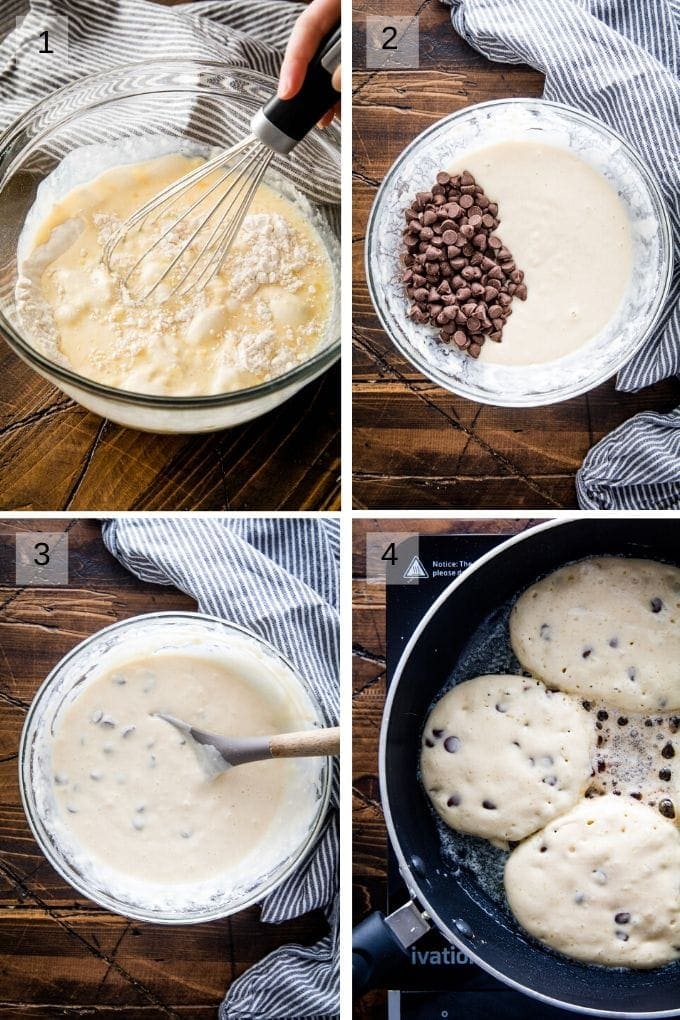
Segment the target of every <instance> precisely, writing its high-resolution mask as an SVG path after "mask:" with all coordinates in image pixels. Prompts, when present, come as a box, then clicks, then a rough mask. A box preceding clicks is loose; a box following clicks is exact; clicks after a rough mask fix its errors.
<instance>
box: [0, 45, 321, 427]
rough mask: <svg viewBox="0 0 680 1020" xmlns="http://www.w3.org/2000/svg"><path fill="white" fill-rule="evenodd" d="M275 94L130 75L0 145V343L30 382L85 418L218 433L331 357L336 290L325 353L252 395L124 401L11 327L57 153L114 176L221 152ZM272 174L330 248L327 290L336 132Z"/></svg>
mask: <svg viewBox="0 0 680 1020" xmlns="http://www.w3.org/2000/svg"><path fill="white" fill-rule="evenodd" d="M275 88H276V82H275V81H274V79H273V78H268V77H266V76H264V75H262V74H259V73H258V72H256V71H250V70H244V69H242V68H232V67H226V66H223V65H221V64H216V63H210V62H197V61H187V62H183V61H174V60H168V61H164V62H159V63H143V64H130V65H127V66H124V67H119V68H115V69H114V70H111V71H104V72H102V73H101V74H95V75H91V76H89V77H87V78H82V79H80V80H79V81H77V82H75V83H74V84H72V85H67V86H66V87H65V88H63V89H60V90H59V91H57V92H55V93H53V94H52V95H51V96H49V97H48V98H46V99H44V100H42V101H41V102H39V103H37V104H36V105H35V106H33V107H32V108H31V109H30V110H28V111H27V112H26V113H25V114H24V115H23V116H22V117H20V118H19V119H18V120H17V121H16V122H15V123H14V124H13V125H12V126H11V127H10V128H9V129H8V130H7V131H6V132H5V133H4V134H3V135H2V137H0V332H2V334H3V335H4V337H5V339H6V340H7V342H8V343H9V345H10V346H11V347H12V349H13V350H14V351H15V352H16V353H17V354H18V355H19V356H20V357H21V358H23V360H24V361H26V362H27V363H28V364H29V365H30V366H31V367H32V368H34V369H35V371H36V372H38V373H39V374H40V375H42V376H43V377H44V378H45V379H48V380H49V381H50V382H51V383H53V384H54V385H55V386H58V387H59V388H60V389H61V390H63V391H64V393H67V394H68V396H69V397H72V398H73V399H74V400H76V401H77V402H78V403H79V404H82V405H83V406H84V407H86V408H87V409H88V410H90V411H94V413H95V414H98V415H101V416H102V417H106V418H110V419H111V420H112V421H115V422H118V423H119V424H120V425H126V426H129V427H131V428H137V429H143V430H146V431H149V432H206V431H212V430H214V429H222V428H229V427H230V426H233V425H238V424H240V423H241V422H245V421H249V420H250V419H252V418H255V417H257V416H259V415H261V414H265V413H266V412H267V411H270V410H272V408H274V407H277V406H278V405H279V404H281V403H283V401H284V400H287V399H288V398H289V397H291V396H293V394H294V393H296V392H297V391H298V390H299V389H300V388H301V387H302V386H304V385H305V384H306V383H309V382H311V381H312V379H315V378H317V376H319V375H320V374H321V373H322V372H324V371H325V370H326V369H327V368H329V367H330V366H331V365H332V364H333V363H334V362H335V361H336V360H337V359H338V357H339V356H340V292H339V283H336V287H335V300H334V308H333V310H332V314H331V329H330V330H329V335H328V337H327V341H328V342H327V343H326V345H325V346H324V347H322V348H321V349H320V350H319V351H318V352H317V353H316V354H315V355H314V356H313V357H312V358H310V359H309V360H308V361H306V362H304V363H303V364H300V365H298V366H297V367H296V368H294V369H292V370H291V371H289V372H287V373H285V374H284V375H282V376H279V377H278V378H276V379H272V380H271V381H269V382H265V383H262V384H260V385H258V386H253V387H250V388H248V389H245V390H238V391H235V392H231V393H224V394H213V395H210V396H204V397H166V396H156V395H149V394H141V393H129V392H126V391H123V390H119V389H114V388H112V387H109V386H104V385H102V384H100V383H96V382H93V381H92V380H90V379H87V378H85V377H84V376H81V375H79V374H77V373H76V372H73V371H71V370H70V369H69V368H68V367H67V366H66V365H61V364H56V363H55V361H53V360H51V359H50V358H48V357H46V356H45V354H44V353H42V352H41V351H39V350H37V349H36V348H35V347H34V346H33V345H32V344H31V341H30V338H29V337H28V336H27V335H26V333H25V331H24V330H23V329H22V326H21V324H20V323H19V322H18V319H17V314H16V308H15V300H14V289H15V285H16V279H17V247H18V245H19V238H20V234H21V231H22V228H23V225H24V222H25V219H26V216H27V213H28V212H29V210H30V208H31V206H32V205H33V203H34V201H35V198H36V193H37V189H38V186H39V184H40V183H41V181H43V180H44V179H45V178H46V177H47V176H48V175H49V174H51V173H52V172H53V171H54V170H55V168H56V167H58V166H59V165H60V164H61V163H62V161H63V160H64V159H65V158H66V157H68V155H69V153H74V152H76V151H77V150H82V149H83V148H84V147H88V149H87V152H88V155H91V154H92V153H95V154H97V155H96V158H95V159H94V160H93V162H94V163H97V162H99V163H101V162H102V160H104V161H105V160H106V153H107V152H108V153H109V163H110V165H114V164H115V162H116V161H117V162H132V161H135V156H134V155H128V156H127V158H122V159H118V160H116V159H115V158H114V159H113V160H111V158H110V154H111V153H114V154H115V152H116V150H117V149H118V151H119V152H129V153H134V152H135V151H139V152H140V154H141V158H142V159H148V158H151V156H153V155H154V154H156V149H155V147H154V146H155V142H158V151H157V154H159V155H160V154H163V152H164V151H167V148H168V144H170V146H172V142H173V140H175V139H176V141H177V146H176V148H175V151H179V150H180V149H181V148H185V149H187V151H193V152H196V151H202V152H204V153H206V154H208V153H209V152H210V150H211V149H212V148H213V147H219V148H220V149H225V148H227V147H229V146H230V145H233V144H234V143H235V142H237V141H239V140H241V139H242V138H243V137H244V136H245V135H247V134H248V133H249V124H250V119H251V117H252V115H253V114H254V113H255V111H256V110H258V109H259V108H260V107H261V106H262V104H263V103H265V102H266V101H267V100H268V99H269V98H270V97H271V95H272V93H273V92H274V91H275ZM78 158H79V157H78ZM136 158H140V157H136ZM101 169H102V170H103V169H104V166H101ZM272 169H273V170H274V171H275V173H276V175H277V178H278V179H282V180H283V181H284V183H288V185H292V186H293V187H294V188H295V189H297V191H298V192H301V193H302V195H303V196H304V197H305V198H306V199H307V201H308V202H309V204H310V205H311V207H312V211H313V215H314V217H315V219H316V221H317V223H318V226H319V227H320V228H321V232H322V235H323V236H325V237H327V239H328V241H329V242H330V244H329V254H330V255H331V258H332V260H333V263H334V265H335V267H336V279H337V277H338V274H339V268H338V267H339V256H338V253H337V250H336V245H337V243H338V239H339V226H340V225H339V206H338V203H339V200H340V132H339V128H338V127H337V125H336V124H335V123H334V124H333V125H331V127H330V128H327V129H325V130H324V131H319V130H318V129H316V128H315V129H314V130H313V131H311V132H310V134H309V135H308V136H307V138H305V139H304V140H303V141H302V142H301V143H300V144H299V145H298V146H297V147H296V148H295V150H294V151H293V153H292V154H291V155H290V156H289V157H286V158H283V157H276V158H275V159H274V160H273V162H272ZM98 172H101V171H98ZM95 175H96V174H95ZM90 176H93V175H90ZM83 179H87V177H84V178H83Z"/></svg>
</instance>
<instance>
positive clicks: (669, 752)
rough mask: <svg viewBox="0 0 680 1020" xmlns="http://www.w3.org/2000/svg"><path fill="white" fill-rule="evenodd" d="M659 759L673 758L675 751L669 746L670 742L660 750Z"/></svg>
mask: <svg viewBox="0 0 680 1020" xmlns="http://www.w3.org/2000/svg"><path fill="white" fill-rule="evenodd" d="M661 757H662V758H674V757H675V749H674V747H673V745H672V744H671V742H670V740H669V741H668V743H667V744H665V745H664V747H662V749H661Z"/></svg>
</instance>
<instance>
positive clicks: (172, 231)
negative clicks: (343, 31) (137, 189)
mask: <svg viewBox="0 0 680 1020" xmlns="http://www.w3.org/2000/svg"><path fill="white" fill-rule="evenodd" d="M339 63H340V26H339V25H337V26H336V27H335V28H334V29H332V30H331V31H330V32H329V33H328V34H327V35H326V36H325V38H324V39H323V40H322V42H321V44H320V46H319V48H318V50H317V51H316V54H315V56H314V58H313V59H312V61H311V62H310V64H309V67H308V68H307V74H306V77H305V80H304V82H303V84H302V87H301V89H300V91H299V92H298V93H297V95H295V96H293V98H292V99H279V98H278V96H273V97H272V98H271V99H270V100H269V101H268V102H267V103H266V104H265V105H264V106H263V107H262V108H261V109H259V110H258V111H257V113H256V114H255V116H254V117H253V118H252V120H251V122H250V134H249V135H248V136H247V137H246V138H244V139H243V140H242V141H240V142H238V143H237V144H236V145H234V146H232V147H231V148H230V149H228V150H227V151H226V152H223V153H221V154H220V155H219V156H215V157H214V158H213V159H209V160H207V161H206V162H205V163H202V164H201V166H199V167H197V168H196V169H195V170H192V171H190V172H189V173H188V174H185V175H184V176H183V177H181V178H180V179H179V180H177V181H175V182H174V183H173V184H171V185H169V186H168V187H167V188H164V189H163V190H162V191H161V192H159V193H158V194H157V195H156V196H154V198H152V199H150V201H148V202H146V203H145V204H144V205H143V206H141V208H139V209H138V210H136V212H134V213H133V214H132V215H131V216H129V217H128V219H127V220H125V221H124V222H123V223H122V224H121V225H120V227H118V229H117V230H116V231H115V232H114V233H113V234H112V235H111V237H110V238H109V239H108V241H107V243H106V245H105V247H104V262H105V264H106V265H107V267H108V268H109V269H110V270H111V271H112V272H116V271H117V263H118V262H120V261H121V260H122V254H123V251H124V249H125V246H126V244H127V242H128V241H130V240H131V238H132V237H133V235H134V233H135V232H141V231H142V229H144V228H157V229H155V230H154V233H153V234H152V237H153V241H152V243H151V244H149V245H148V247H146V248H144V249H143V250H142V251H141V253H140V254H138V253H137V252H136V251H135V252H134V253H133V256H132V258H133V259H134V262H133V264H132V265H131V266H128V265H125V269H124V270H123V272H120V273H119V275H120V276H121V279H122V282H123V284H124V286H125V287H126V288H127V290H128V292H129V293H130V294H131V296H133V298H134V299H135V300H137V301H140V302H143V301H146V300H147V299H148V298H150V297H151V296H152V295H154V294H157V293H159V288H161V286H162V285H163V284H164V283H166V281H167V283H168V286H166V287H163V288H162V290H161V291H160V294H162V300H163V301H167V300H168V299H170V298H171V297H177V296H182V295H185V294H188V293H190V292H191V291H201V290H203V288H204V287H206V286H207V284H208V283H209V282H210V281H211V280H212V279H213V277H214V276H216V275H217V273H218V272H219V271H220V268H221V266H222V265H223V263H224V260H225V259H226V257H227V255H228V253H229V249H230V248H231V246H232V244H233V243H234V240H235V238H236V236H237V234H238V231H239V228H240V227H241V224H242V223H243V220H244V218H245V216H246V214H247V212H248V209H249V207H250V204H251V202H252V200H253V198H254V196H255V193H256V191H257V189H258V186H259V184H260V182H261V180H262V178H263V177H264V175H265V173H266V171H267V168H268V167H269V164H270V163H271V161H272V159H273V158H274V156H275V155H277V154H278V155H282V156H286V155H288V153H290V152H291V151H292V150H293V149H294V148H295V146H296V145H297V144H298V142H300V141H302V139H303V138H304V137H305V135H306V134H308V132H309V131H311V129H312V128H313V127H314V125H315V124H316V123H317V122H318V121H319V120H320V119H321V118H322V117H323V116H324V114H326V113H328V111H329V110H331V109H332V108H333V106H335V104H336V103H337V101H338V93H337V91H336V90H335V89H334V88H333V84H332V78H333V72H334V71H335V70H336V68H337V67H338V65H339ZM212 175H215V180H214V181H213V180H208V179H209V178H210V177H211V176H212ZM206 181H207V185H206V184H204V183H203V182H206ZM194 189H198V195H197V197H196V198H194V196H193V195H192V194H191V192H192V191H193V190H194ZM187 195H189V196H190V198H189V200H188V204H185V205H184V206H182V204H181V203H182V200H183V199H184V200H185V203H186V200H187ZM173 210H174V211H173ZM164 242H166V244H165V246H164ZM159 256H161V257H160V258H159Z"/></svg>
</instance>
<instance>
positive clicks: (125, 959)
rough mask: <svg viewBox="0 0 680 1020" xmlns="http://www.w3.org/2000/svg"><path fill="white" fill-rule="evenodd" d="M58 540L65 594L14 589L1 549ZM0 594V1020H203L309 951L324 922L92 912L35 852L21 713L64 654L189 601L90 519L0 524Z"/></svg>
mask: <svg viewBox="0 0 680 1020" xmlns="http://www.w3.org/2000/svg"><path fill="white" fill-rule="evenodd" d="M62 530H68V534H69V546H70V548H69V567H70V583H69V585H68V587H64V588H57V587H54V588H29V587H16V586H15V585H14V584H13V576H14V541H13V539H14V536H15V535H16V534H17V533H18V532H27V531H32V532H43V531H62ZM0 581H1V582H2V584H0V1017H2V1018H7V1020H15V1018H17V1020H18V1018H24V1017H26V1018H28V1017H31V1018H34V1020H35V1018H48V1017H53V1016H66V1017H68V1016H74V1017H76V1016H97V1017H102V1018H104V1017H107V1016H110V1017H119V1016H120V1017H125V1018H126V1020H129V1018H132V1020H137V1018H138V1020H142V1018H154V1020H155V1018H166V1020H167V1018H168V1017H182V1018H190V1020H199V1018H203V1017H207V1016H212V1017H214V1016H215V1015H216V1011H217V1005H218V1003H219V1001H220V999H221V998H222V996H223V995H224V993H225V991H226V989H227V987H228V986H229V985H230V983H231V982H232V981H233V980H234V979H235V978H236V977H237V976H238V975H239V974H241V973H243V971H244V970H245V969H247V968H248V967H249V966H251V965H252V964H253V963H255V962H257V961H258V960H259V959H261V958H262V957H263V956H265V955H266V954H267V953H269V952H271V951H272V950H274V949H275V948H277V947H278V946H280V945H283V944H287V943H290V942H298V943H301V944H303V945H310V944H313V943H314V942H316V941H317V940H318V939H319V938H320V937H321V936H322V935H323V934H324V933H325V932H326V931H327V923H326V920H325V918H324V917H323V915H322V914H321V913H319V912H315V913H313V914H310V915H306V916H305V917H302V918H298V919H296V920H293V921H290V922H286V923H284V924H281V925H271V924H262V923H261V922H260V920H259V908H257V907H253V908H251V909H249V910H247V911H243V912H241V913H239V914H237V915H235V916H233V917H231V918H225V919H223V920H220V921H215V922H210V923H208V924H200V925H190V926H169V927H164V926H160V925H153V924H145V923H142V922H136V921H130V920H128V919H126V918H123V917H120V916H118V915H115V914H110V913H108V912H107V911H105V910H101V909H99V908H98V907H96V906H95V905H94V904H93V903H92V902H90V901H89V900H88V899H86V898H85V897H83V896H80V895H79V894H78V893H76V892H75V890H73V889H72V888H71V887H70V886H69V885H67V884H66V883H65V882H64V880H63V879H62V878H61V877H60V876H59V875H58V874H57V872H56V871H55V870H54V869H53V868H52V867H51V866H50V865H49V864H48V862H47V860H46V859H45V858H44V857H43V855H42V853H41V851H40V850H39V849H38V846H37V844H36V842H35V840H34V838H33V836H32V833H31V831H30V828H29V825H28V822H27V820H26V817H25V815H24V812H23V808H22V806H21V800H20V795H19V785H18V775H17V769H18V755H17V749H18V744H19V736H20V732H21V728H22V726H23V723H24V719H25V716H26V712H27V710H28V707H29V704H30V701H31V699H32V697H33V695H34V693H35V691H36V688H37V687H38V685H39V684H40V683H41V682H42V679H43V678H44V677H45V676H46V675H47V673H48V672H49V670H50V669H51V668H52V667H53V666H54V665H55V664H56V662H57V661H58V660H59V659H60V658H61V657H62V656H63V655H64V654H65V653H66V652H67V651H68V650H69V649H71V648H72V647H73V646H74V645H76V644H77V643H78V642H79V641H81V640H82V639H83V638H85V637H87V636H88V635H89V634H92V633H93V632H95V631H96V630H99V629H101V628H102V627H104V626H107V625H108V624H111V623H114V622H116V621H117V620H122V619H126V618H128V617H130V616H133V615H135V614H137V613H143V612H150V611H154V610H159V611H160V610H193V609H195V608H196V606H195V602H194V600H193V599H191V598H189V597H188V596H187V595H185V594H183V593H182V592H179V591H177V590H175V589H174V588H171V587H165V586H160V585H152V584H146V583H144V582H141V581H138V580H137V579H136V578H135V577H133V575H132V574H130V573H129V572H128V571H127V570H125V569H124V568H123V567H122V566H121V565H120V563H119V562H118V561H117V560H116V559H115V558H114V557H112V556H111V555H110V554H109V553H108V552H107V551H106V549H105V548H104V545H103V543H102V539H101V531H100V525H99V523H98V522H96V521H93V520H87V521H83V520H78V519H74V520H67V521H64V520H63V519H62V520H59V519H54V520H50V519H47V518H39V519H25V520H22V519H16V518H12V519H0Z"/></svg>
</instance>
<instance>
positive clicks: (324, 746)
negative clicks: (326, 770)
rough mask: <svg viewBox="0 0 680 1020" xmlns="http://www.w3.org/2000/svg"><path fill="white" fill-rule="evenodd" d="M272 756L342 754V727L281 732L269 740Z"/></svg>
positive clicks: (304, 756) (301, 756)
mask: <svg viewBox="0 0 680 1020" xmlns="http://www.w3.org/2000/svg"><path fill="white" fill-rule="evenodd" d="M269 748H270V750H271V754H272V758H314V757H316V756H317V755H324V756H325V755H328V754H340V727H339V726H334V727H333V728H329V729H325V730H303V731H302V732H301V733H281V734H279V735H278V736H275V737H272V738H271V740H270V741H269Z"/></svg>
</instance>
